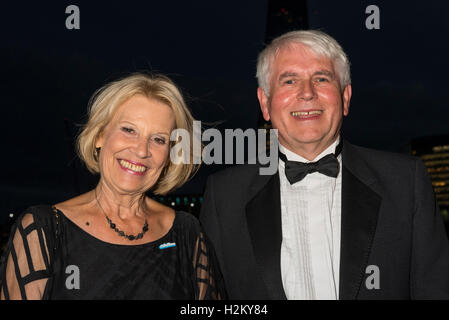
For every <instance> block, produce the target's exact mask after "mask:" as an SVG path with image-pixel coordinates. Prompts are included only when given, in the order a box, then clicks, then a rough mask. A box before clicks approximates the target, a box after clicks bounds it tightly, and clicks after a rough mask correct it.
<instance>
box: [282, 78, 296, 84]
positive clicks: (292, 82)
mask: <svg viewBox="0 0 449 320" xmlns="http://www.w3.org/2000/svg"><path fill="white" fill-rule="evenodd" d="M294 83H295V80H293V79H289V80H285V81H284V84H294Z"/></svg>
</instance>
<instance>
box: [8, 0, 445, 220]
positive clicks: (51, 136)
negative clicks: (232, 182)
mask: <svg viewBox="0 0 449 320" xmlns="http://www.w3.org/2000/svg"><path fill="white" fill-rule="evenodd" d="M71 4H75V5H77V6H78V7H79V8H80V13H81V14H80V16H81V29H80V30H67V29H66V27H65V20H66V18H67V16H68V14H66V13H65V8H66V7H67V6H68V5H71ZM371 4H374V5H377V6H378V7H379V9H380V29H379V30H368V29H366V27H365V19H366V18H367V17H368V14H366V13H365V8H366V7H367V6H368V5H371ZM448 21H449V4H448V3H446V2H443V1H437V0H429V1H405V0H401V1H356V0H354V1H344V2H342V1H330V0H329V1H324V0H314V1H301V0H293V1H276V2H274V1H268V0H262V1H261V0H257V1H256V0H250V1H205V0H200V1H171V2H164V3H162V2H157V1H150V0H149V1H135V0H129V1H126V2H122V4H120V5H119V4H113V3H112V2H109V1H95V2H94V1H75V2H67V1H54V3H50V2H44V3H36V2H22V1H15V2H9V3H8V4H2V8H1V13H0V30H1V31H0V32H1V39H0V46H1V47H0V64H1V65H0V70H1V75H2V76H1V80H0V81H1V85H0V94H1V100H0V101H1V102H0V103H1V118H0V121H1V124H2V125H1V126H0V134H1V137H2V138H3V139H2V155H3V156H2V157H1V167H2V170H1V171H0V195H1V197H0V223H5V222H6V221H7V220H8V215H9V213H11V212H14V213H20V211H22V210H24V209H25V208H26V207H27V206H29V205H32V204H38V203H47V204H53V203H57V202H60V201H63V200H65V199H68V198H70V197H73V196H75V195H76V194H79V193H80V192H85V191H87V190H88V189H89V188H90V187H91V186H92V185H93V184H94V183H95V179H94V178H92V177H91V176H90V175H89V174H88V173H87V172H86V170H85V169H84V168H83V167H81V166H80V164H79V162H78V160H77V158H76V156H75V155H74V152H73V146H72V140H73V137H74V136H75V134H76V133H77V130H78V129H77V124H82V123H84V122H85V120H86V118H85V116H86V108H87V103H88V100H89V98H90V96H91V95H92V94H93V92H94V91H95V90H96V89H98V88H99V87H100V86H102V85H104V84H105V83H107V82H109V81H111V80H114V79H116V78H117V77H121V76H124V75H126V74H128V73H130V72H135V71H153V72H161V73H164V74H167V75H168V76H170V77H171V78H172V79H173V80H174V81H175V82H176V83H177V84H178V85H179V86H180V87H181V88H182V91H183V93H184V94H185V95H186V99H187V102H188V104H189V106H190V107H191V109H192V111H193V114H194V116H195V117H196V118H197V119H200V120H201V121H202V122H203V123H205V122H207V123H209V126H215V127H217V128H219V129H224V128H242V129H246V128H256V127H257V126H259V125H260V114H259V109H258V101H257V97H256V88H257V83H256V79H255V71H256V70H255V66H256V59H257V54H258V52H259V51H260V50H261V49H262V48H263V46H264V43H265V42H266V41H269V40H271V39H272V38H273V37H274V36H278V35H280V34H281V33H284V32H286V31H289V30H293V29H297V28H312V29H321V30H323V31H325V32H327V33H329V34H330V35H332V36H333V37H335V38H336V39H337V40H338V41H339V42H340V43H341V45H342V46H343V48H344V49H345V50H346V52H347V54H348V56H349V59H350V61H351V66H352V70H351V71H352V82H353V98H352V103H351V109H350V114H349V117H348V118H346V119H345V121H344V129H343V130H344V135H345V137H346V138H347V139H348V140H350V141H351V142H353V143H355V144H359V145H362V146H367V147H373V148H377V149H382V150H389V151H395V152H404V153H408V152H409V151H410V142H411V140H412V139H413V138H416V137H420V136H428V135H436V134H448V133H449V125H448V123H449V105H448V101H449V90H448V89H447V88H448V84H449V83H448V82H449V81H448V71H449V62H448V58H447V54H448V52H449V44H448V38H449V37H448V35H449V22H448ZM220 168H222V167H220V166H216V165H214V166H203V167H202V169H201V170H200V172H199V173H198V174H197V175H196V176H195V178H194V179H192V180H191V181H190V182H189V183H187V184H186V185H185V186H184V187H183V188H181V189H180V190H178V191H177V193H178V194H201V193H202V192H203V188H204V184H205V181H206V178H207V175H208V174H210V173H211V172H213V171H215V170H218V169H220Z"/></svg>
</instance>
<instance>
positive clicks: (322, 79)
mask: <svg viewBox="0 0 449 320" xmlns="http://www.w3.org/2000/svg"><path fill="white" fill-rule="evenodd" d="M316 81H317V82H329V80H328V79H327V78H323V77H320V78H316Z"/></svg>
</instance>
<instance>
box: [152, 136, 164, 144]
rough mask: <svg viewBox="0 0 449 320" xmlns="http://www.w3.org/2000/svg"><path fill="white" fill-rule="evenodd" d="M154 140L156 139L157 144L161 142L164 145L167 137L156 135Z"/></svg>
mask: <svg viewBox="0 0 449 320" xmlns="http://www.w3.org/2000/svg"><path fill="white" fill-rule="evenodd" d="M154 141H155V142H156V143H157V144H160V145H164V144H165V139H164V138H161V137H156V138H154Z"/></svg>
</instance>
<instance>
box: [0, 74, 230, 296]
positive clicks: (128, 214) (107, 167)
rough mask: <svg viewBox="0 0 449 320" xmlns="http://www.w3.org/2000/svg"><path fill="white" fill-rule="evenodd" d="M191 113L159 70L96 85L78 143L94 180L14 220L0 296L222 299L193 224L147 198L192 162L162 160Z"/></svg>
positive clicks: (183, 177) (177, 179) (182, 176)
mask: <svg viewBox="0 0 449 320" xmlns="http://www.w3.org/2000/svg"><path fill="white" fill-rule="evenodd" d="M193 120H194V119H193V117H192V116H191V114H190V112H189V110H188V108H187V107H186V105H185V103H184V100H183V98H182V96H181V93H180V92H179V90H178V89H177V87H176V86H175V85H174V84H173V83H172V82H171V81H170V80H169V79H168V78H166V77H164V76H160V75H157V76H147V75H143V74H135V75H131V76H129V77H126V78H124V79H122V80H119V81H116V82H113V83H110V84H108V85H106V86H104V87H103V88H101V89H100V90H99V91H98V92H97V93H96V94H95V95H94V97H93V99H92V100H91V107H90V110H89V120H88V123H87V125H86V126H85V127H84V129H83V131H82V132H81V134H80V136H79V137H78V141H77V146H78V152H79V155H80V158H81V159H82V160H83V161H84V162H85V164H86V166H87V168H88V169H89V170H90V171H91V172H93V173H99V174H100V180H99V183H98V185H97V186H96V188H95V189H94V190H92V191H90V192H87V193H85V194H82V195H80V196H78V197H75V198H73V199H70V200H67V201H65V202H62V203H58V204H56V205H54V206H34V207H30V208H29V209H27V210H26V212H25V213H24V214H22V215H21V216H20V217H19V218H18V220H17V222H16V224H15V226H14V227H13V229H12V233H11V238H10V241H9V244H8V246H7V248H6V251H5V253H4V255H3V258H2V267H1V278H2V281H1V283H2V284H1V298H2V299H221V298H223V297H224V295H225V293H224V289H223V286H222V278H221V273H220V271H219V269H218V266H217V263H216V258H215V256H214V252H213V249H212V247H211V246H210V245H209V242H208V240H207V238H206V237H205V236H204V234H203V232H202V231H201V228H200V225H199V223H198V221H197V220H196V219H195V218H194V217H193V216H192V215H191V214H188V213H184V212H175V211H174V210H173V209H171V208H168V207H166V206H164V205H162V204H160V203H158V202H156V201H154V200H152V199H151V198H149V197H148V196H146V195H145V194H146V192H148V191H151V192H153V193H154V194H166V193H168V192H171V191H173V190H174V189H176V188H178V187H180V186H181V185H182V184H184V183H185V182H186V181H187V180H188V179H189V178H190V177H191V176H192V175H193V174H194V173H195V172H196V170H197V169H198V166H197V165H194V164H193V161H184V163H183V162H179V161H170V157H169V153H170V147H171V146H172V145H171V144H172V142H171V141H170V135H171V132H172V131H173V130H174V129H184V130H187V131H188V132H189V133H190V135H191V136H192V132H193V129H192V125H193ZM190 155H191V156H190V160H192V157H193V154H192V152H190ZM185 162H187V164H186V163H185ZM176 163H179V164H176Z"/></svg>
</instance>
